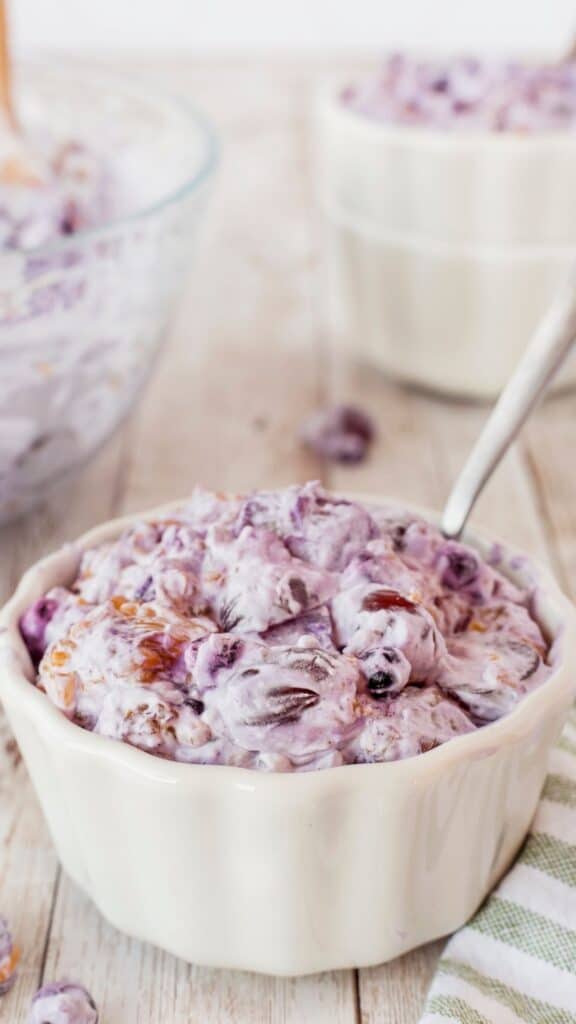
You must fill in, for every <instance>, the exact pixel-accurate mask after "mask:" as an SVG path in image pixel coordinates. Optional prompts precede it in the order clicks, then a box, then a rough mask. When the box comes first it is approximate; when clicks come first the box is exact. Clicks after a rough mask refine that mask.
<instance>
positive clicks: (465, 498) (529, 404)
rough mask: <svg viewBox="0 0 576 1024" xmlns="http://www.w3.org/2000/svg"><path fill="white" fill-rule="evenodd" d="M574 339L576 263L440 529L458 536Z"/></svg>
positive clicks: (456, 487)
mask: <svg viewBox="0 0 576 1024" xmlns="http://www.w3.org/2000/svg"><path fill="white" fill-rule="evenodd" d="M575 340H576V266H574V267H573V268H572V269H571V271H570V274H569V275H568V278H567V279H566V281H565V282H564V283H563V285H562V287H561V288H560V290H559V292H558V294H557V295H556V298H555V301H554V302H553V304H552V306H551V308H550V309H549V310H548V312H547V313H546V315H545V316H544V318H543V320H542V321H541V323H540V324H539V326H538V328H537V330H536V332H535V334H534V336H533V338H532V340H531V342H530V344H529V345H528V347H527V349H526V351H525V353H524V355H523V356H522V359H521V360H520V363H519V364H518V366H517V368H516V370H515V372H514V374H513V375H512V377H511V378H510V380H509V382H508V384H507V385H506V387H505V388H504V390H503V392H502V394H501V395H500V398H499V399H498V401H497V403H496V405H495V407H494V409H493V411H492V413H491V414H490V416H489V418H488V420H487V422H486V424H485V426H484V429H483V430H482V433H481V434H480V437H479V438H478V440H477V442H476V444H475V445H474V448H473V449H472V451H471V453H470V455H469V456H468V459H467V461H466V462H465V464H464V466H463V468H462V470H461V471H460V474H459V476H458V478H457V480H456V483H455V484H454V487H453V488H452V492H451V494H450V496H449V498H448V501H447V502H446V506H445V508H444V514H443V516H442V532H443V533H444V535H445V536H446V537H454V538H457V537H459V536H460V534H461V533H462V530H463V529H464V527H465V525H466V522H467V520H468V516H469V515H470V512H471V511H472V508H473V506H474V503H475V501H476V499H477V498H478V495H479V494H480V492H481V491H482V489H483V487H484V485H485V484H486V482H487V480H488V479H489V478H490V476H491V475H492V473H493V472H494V470H495V469H496V467H497V466H498V464H499V462H500V460H501V459H502V456H503V455H504V454H505V452H506V450H507V449H508V447H509V446H510V444H511V443H512V441H513V440H514V438H515V437H516V435H517V434H518V433H519V431H520V429H521V427H522V426H523V424H524V423H525V421H526V420H527V418H528V416H529V415H530V413H531V412H532V409H533V408H534V406H535V405H536V402H537V401H538V399H539V398H540V397H541V395H542V394H543V392H544V391H545V390H546V388H547V387H548V385H549V383H550V381H551V380H552V378H553V377H554V374H555V373H556V371H557V370H558V369H559V368H560V366H561V365H562V363H563V362H564V360H565V358H566V356H567V355H568V353H569V352H570V349H571V348H572V346H573V344H574V341H575Z"/></svg>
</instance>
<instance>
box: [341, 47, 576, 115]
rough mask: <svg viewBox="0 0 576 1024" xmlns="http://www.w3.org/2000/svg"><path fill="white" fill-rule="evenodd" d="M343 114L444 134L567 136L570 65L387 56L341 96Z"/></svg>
mask: <svg viewBox="0 0 576 1024" xmlns="http://www.w3.org/2000/svg"><path fill="white" fill-rule="evenodd" d="M342 102H343V103H344V104H345V105H346V106H347V107H349V109H350V110H353V111H355V112H356V113H358V114H362V115H364V116H366V117H370V118H373V119H375V120H378V121H382V122H385V123H388V124H393V125H405V126H408V127H410V126H412V127H418V128H430V129H440V130H449V131H462V130H463V131H473V132H477V131H489V132H516V133H521V134H531V133H535V132H572V131H574V130H575V129H576V62H574V61H565V62H563V63H560V62H558V63H554V64H527V63H526V64H525V63H521V62H519V61H504V60H486V59H479V58H476V57H457V58H455V57H453V58H447V59H444V60H422V59H420V58H417V57H410V56H408V55H403V54H393V55H391V56H390V57H388V58H387V59H386V60H385V61H384V63H383V65H382V67H381V69H380V71H379V73H378V74H377V75H374V76H372V77H371V78H369V79H367V80H366V81H365V82H364V83H358V84H351V85H350V86H348V87H347V88H346V89H345V90H344V92H343V94H342Z"/></svg>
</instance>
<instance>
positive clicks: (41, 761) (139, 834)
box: [0, 506, 576, 975]
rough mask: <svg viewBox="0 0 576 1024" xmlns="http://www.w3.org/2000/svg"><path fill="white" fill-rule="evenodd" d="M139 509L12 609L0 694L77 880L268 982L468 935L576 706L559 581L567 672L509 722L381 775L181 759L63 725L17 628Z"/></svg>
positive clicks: (557, 608) (556, 614)
mask: <svg viewBox="0 0 576 1024" xmlns="http://www.w3.org/2000/svg"><path fill="white" fill-rule="evenodd" d="M171 507H172V508H173V506H171ZM159 511H160V510H156V512H155V513H154V514H155V515H157V514H159ZM161 511H163V512H166V511H167V509H163V510H161ZM151 515H153V514H152V513H151ZM133 518H135V517H132V518H129V519H124V520H117V521H115V522H112V523H108V524H106V525H105V526H102V527H99V528H97V529H95V530H92V531H91V532H90V533H88V534H86V535H85V536H84V537H82V538H80V540H79V541H78V542H76V543H74V544H71V545H68V546H66V547H65V548H63V549H61V550H60V551H57V552H56V553H55V554H53V555H50V556H49V557H47V558H45V559H43V560H42V561H40V562H39V563H38V564H37V565H35V566H34V567H33V568H32V569H30V570H29V571H28V573H26V575H25V576H24V577H23V579H22V581H21V583H20V586H19V587H18V590H17V591H16V593H15V595H14V597H13V598H12V600H11V601H10V602H9V603H8V604H7V605H6V607H5V608H4V610H3V612H2V613H1V616H0V694H1V697H2V701H3V703H4V706H5V709H6V711H7V714H8V717H9V720H10V723H11V726H12V728H13V730H14V733H15V735H16V738H17V740H18V743H19V745H20V748H21V750H22V754H23V756H24V759H25V762H26V764H27V767H28V770H29V772H30V775H31V777H32V781H33V783H34V786H35V788H36V791H37V793H38V797H39V799H40V802H41V804H42V807H43V810H44V813H45V815H46V819H47V821H48V825H49V827H50V830H51V833H52V836H53V839H54V843H55V845H56V848H57V851H58V854H59V856H60V859H61V861H62V863H63V865H64V867H65V869H66V871H67V872H68V873H69V875H70V876H71V877H72V878H73V879H74V880H75V881H76V882H77V883H78V885H79V886H80V887H81V888H82V889H84V890H85V891H86V892H87V893H88V894H89V895H90V896H91V898H92V899H93V900H94V902H95V904H96V905H97V907H98V908H99V909H100V911H101V912H102V913H103V914H104V916H105V917H106V918H108V920H109V921H111V922H112V923H113V924H114V925H116V926H117V927H118V928H120V929H121V930H122V931H125V932H128V933H129V934H130V935H134V936H136V937H138V938H140V939H144V940H147V941H149V942H152V943H154V944H156V945H157V946H160V947H162V948H163V949H166V950H169V951H170V952H172V953H174V954H176V955H178V956H180V957H183V958H184V959H185V960H188V961H191V962H193V963H196V964H206V965H212V966H219V967H234V968H244V969H248V970H255V971H261V972H265V973H271V974H284V975H294V974H306V973H312V972H315V971H321V970H326V969H332V968H343V967H351V966H364V965H368V964H375V963H380V962H382V961H386V960H389V959H392V958H393V957H396V956H398V955H399V954H401V953H404V952H405V951H406V950H409V949H412V948H413V947H415V946H418V945H420V944H421V943H424V942H428V941H429V940H432V939H435V938H437V937H439V936H441V935H445V934H447V933H448V932H451V931H453V930H454V929H456V928H458V927H460V926H461V925H462V924H463V923H464V922H465V921H466V920H467V919H468V918H469V917H470V915H471V914H472V913H473V912H474V911H475V910H476V908H477V907H478V905H479V904H480V903H481V902H482V900H483V899H484V898H485V896H486V894H487V893H488V892H489V890H490V889H491V887H492V886H493V885H494V883H495V882H496V881H497V879H498V878H499V877H500V875H501V874H502V873H503V871H505V870H506V868H507V867H508V865H509V864H510V862H511V860H512V859H513V857H514V855H515V854H516V852H517V850H518V848H519V846H520V844H521V843H522V840H523V839H524V836H525V835H526V831H527V829H528V827H529V824H530V821H531V819H532V816H533V814H534V810H535V807H536V804H537V801H538V797H539V794H540V791H541V789H542V785H543V782H544V778H545V775H546V767H547V760H548V753H549V750H550V747H551V746H552V744H553V742H554V740H555V739H556V737H557V735H558V733H559V731H560V729H561V726H562V723H563V721H564V717H565V714H566V711H567V709H568V707H569V705H570V703H571V701H572V699H573V695H574V689H575V685H576V613H575V611H574V609H573V607H572V605H571V604H570V603H569V601H568V600H567V599H566V598H565V597H564V596H563V594H562V593H561V591H560V590H559V588H558V587H557V585H556V583H555V582H554V580H553V579H552V578H551V577H550V576H549V574H548V573H546V572H545V571H544V570H540V569H538V570H537V571H536V579H537V583H538V588H539V594H540V597H539V600H538V617H539V620H540V621H541V623H542V625H543V626H544V628H545V629H546V630H547V631H548V632H549V633H550V635H551V637H553V638H555V643H556V646H557V647H560V648H561V660H560V663H559V667H558V668H557V670H556V671H555V672H554V673H553V675H552V676H551V677H550V679H549V680H548V681H547V682H546V683H545V684H544V686H542V687H541V688H540V689H538V690H536V691H534V692H533V693H532V694H530V695H529V696H528V697H527V698H526V699H525V700H524V701H523V702H522V703H521V704H520V705H519V706H518V707H517V709H516V710H515V711H514V712H513V713H512V714H511V715H509V716H508V717H507V718H504V719H501V720H500V721H499V722H496V723H494V724H492V725H489V726H486V727H485V728H483V729H479V730H478V731H477V732H475V733H471V734H468V735H466V736H462V737H458V738H457V739H455V740H451V741H450V742H449V743H447V744H445V745H444V746H442V747H439V748H437V749H435V750H431V751H429V752H428V753H426V754H422V755H420V756H419V757H415V758H413V759H409V760H405V761H398V762H392V763H389V764H372V765H349V766H346V767H340V768H329V769H324V770H318V771H315V772H310V773H303V774H285V775H284V774H263V773H259V772H255V771H251V770H248V769H243V768H231V767H221V766H198V765H189V764H178V763H175V762H171V761H165V760H162V759H160V758H158V757H156V756H153V755H150V754H147V753H145V752H143V751H140V750H136V749H135V748H133V747H130V746H128V745H126V744H124V743H120V742H118V741H115V740H112V739H107V738H104V737H102V736H98V735H95V734H93V733H90V732H87V731H85V730H83V729H81V728H80V727H78V726H77V725H75V724H73V723H72V722H70V721H68V720H67V719H66V718H65V717H64V716H63V715H62V713H61V712H60V711H59V710H58V709H57V708H56V707H55V706H54V705H52V704H51V703H50V701H49V700H48V699H47V697H46V696H45V695H44V694H43V693H41V692H40V691H39V690H37V689H36V688H35V687H34V686H33V685H31V684H32V680H33V677H34V673H33V669H32V666H31V663H30V660H29V658H28V654H27V652H26V650H25V647H24V644H23V642H22V640H21V638H20V634H19V631H18V619H19V616H20V614H21V613H22V611H23V610H24V608H25V607H26V606H27V605H28V604H29V603H30V602H31V601H32V600H34V599H36V598H37V597H39V596H40V595H42V594H43V593H44V592H45V591H46V589H47V588H49V587H50V586H53V585H55V584H63V583H67V582H70V581H71V579H72V578H73V575H74V572H75V569H76V566H77V563H78V559H79V555H80V552H81V550H82V548H84V547H86V546H87V545H90V544H94V543H96V542H99V541H102V540H105V539H109V538H111V537H114V536H116V535H118V533H119V532H120V530H121V528H123V527H124V526H126V525H127V523H129V522H131V521H132V519H133ZM473 543H475V544H476V546H477V547H479V548H480V549H481V550H487V549H488V548H489V547H490V542H488V541H476V540H473ZM512 564H513V565H515V566H516V569H512V568H511V569H510V570H508V569H506V572H507V574H508V575H510V576H511V577H512V578H514V579H517V580H519V581H520V582H522V581H523V582H525V583H526V582H530V583H532V582H533V581H534V567H533V566H531V570H532V571H530V574H529V578H528V576H527V575H526V573H527V572H528V569H527V567H526V561H525V560H522V559H520V560H517V561H514V559H513V558H512ZM519 566H520V568H519ZM521 566H524V568H523V569H522V568H521Z"/></svg>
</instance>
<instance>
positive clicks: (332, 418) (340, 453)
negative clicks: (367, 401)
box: [300, 405, 374, 463]
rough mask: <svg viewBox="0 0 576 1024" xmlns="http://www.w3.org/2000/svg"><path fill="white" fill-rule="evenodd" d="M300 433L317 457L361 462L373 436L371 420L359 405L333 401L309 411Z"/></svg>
mask: <svg viewBox="0 0 576 1024" xmlns="http://www.w3.org/2000/svg"><path fill="white" fill-rule="evenodd" d="M300 436H301V438H302V441H303V442H304V444H305V445H306V446H307V447H308V448H310V449H311V451H313V452H314V454H315V455H317V456H318V457H319V458H320V459H326V460H327V461H329V462H342V463H354V462H362V460H363V459H364V458H365V457H366V455H367V454H368V449H369V447H370V444H371V443H372V441H373V439H374V424H373V423H372V420H371V419H370V417H369V416H368V415H367V414H366V413H365V412H363V411H362V410H361V409H356V408H354V406H351V405H336V406H332V407H329V408H326V409H320V410H318V411H317V412H315V413H313V414H312V415H311V416H310V417H309V418H308V419H307V420H305V422H304V424H303V426H302V429H301V432H300Z"/></svg>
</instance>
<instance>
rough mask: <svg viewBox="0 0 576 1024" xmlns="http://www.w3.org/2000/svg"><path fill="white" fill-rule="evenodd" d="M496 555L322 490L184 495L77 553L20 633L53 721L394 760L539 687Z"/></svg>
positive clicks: (259, 760) (245, 759) (157, 743)
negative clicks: (71, 571)
mask: <svg viewBox="0 0 576 1024" xmlns="http://www.w3.org/2000/svg"><path fill="white" fill-rule="evenodd" d="M496 555H497V553H496V554H495V557H494V559H493V561H494V563H495V564H490V562H489V561H486V560H482V558H481V557H480V555H479V554H478V553H477V552H476V551H475V550H474V549H472V548H471V547H468V546H467V545H465V544H461V543H456V542H454V541H446V540H445V539H444V538H443V537H442V535H441V533H440V532H439V531H438V529H437V528H436V527H434V526H432V525H431V524H430V523H428V522H426V521H425V520H423V519H421V518H419V517H417V516H415V515H413V514H412V513H410V512H405V511H399V510H398V509H396V508H394V507H386V506H383V507H380V506H372V505H365V504H361V503H359V502H354V501H349V500H346V499H344V498H340V497H336V496H334V495H331V494H330V493H327V492H326V491H324V490H323V489H322V488H321V487H320V486H319V485H318V484H317V483H308V484H306V485H305V486H303V487H300V486H295V487H289V488H287V489H285V490H278V491H262V492H255V493H253V494H249V495H247V496H231V497H229V496H223V495H219V494H213V493H210V492H206V491H202V490H197V491H196V492H195V493H194V494H193V496H192V498H191V499H190V501H188V502H187V503H185V504H183V505H182V506H180V507H179V508H178V509H177V510H176V511H172V512H171V513H170V515H167V516H166V517H165V518H158V519H155V520H149V521H145V520H143V521H141V522H136V523H135V524H134V525H132V526H130V527H129V528H128V529H126V530H125V531H124V532H123V533H122V535H121V536H120V537H119V538H118V539H116V540H113V541H110V542H107V543H103V544H99V545H97V546H96V547H93V548H90V549H88V550H85V551H84V552H83V554H82V556H81V559H80V564H79V568H78V572H77V575H76V578H75V580H74V581H73V582H72V583H71V585H70V586H69V587H55V588H53V589H52V590H50V591H49V592H48V593H47V594H46V595H45V596H44V597H42V598H40V599H39V600H38V601H36V602H35V603H34V604H33V605H32V606H31V607H30V608H29V609H28V610H27V611H26V612H25V613H24V615H23V616H22V618H21V623H20V627H21V631H22V635H23V637H24V640H25V642H26V644H27V647H28V650H29V653H30V656H31V658H32V660H33V662H34V664H35V665H36V666H37V676H36V685H37V686H38V687H39V688H40V689H41V690H43V691H44V692H45V693H46V694H47V696H48V697H49V699H50V700H51V701H52V702H53V703H54V704H55V705H56V706H57V707H58V708H60V710H61V711H62V712H63V713H64V714H65V715H67V716H68V717H69V718H70V719H71V720H72V721H74V722H76V723H77V724H78V725H80V726H82V727H83V728H85V729H89V730H91V731H93V732H96V733H100V734H101V735H103V736H108V737H112V738H114V739H117V740H123V741H124V742H126V743H129V744H132V745H133V746H136V747H139V748H141V749H142V750H146V751H148V752H150V753H152V754H156V755H159V756H161V757H165V758H171V759H174V760H178V761H186V762H191V763H199V764H227V765H238V766H243V767H248V768H256V769H262V770H272V771H298V770H309V769H313V768H323V767H330V766H334V765H342V764H352V763H369V762H378V761H393V760H396V759H399V758H406V757H412V756H415V755H417V754H421V753H424V752H426V751H428V750H431V749H432V748H434V747H437V746H439V745H440V744H442V743H445V742H446V741H447V740H450V739H452V738H454V737H456V736H460V735H462V734H464V733H469V732H473V731H474V730H475V729H477V728H480V727H482V726H483V725H484V724H485V723H488V722H492V721H494V720H495V719H497V718H500V717H501V716H502V715H504V714H506V713H507V712H509V711H511V710H512V709H513V708H514V707H515V706H516V704H517V703H518V702H519V701H521V700H522V698H523V697H524V696H525V695H526V694H528V693H529V692H530V691H531V690H533V689H534V688H535V687H537V686H539V685H540V684H541V683H542V682H543V681H544V680H545V679H546V678H547V676H548V674H549V672H550V666H549V657H548V655H549V651H548V643H547V641H546V639H545V637H544V635H543V633H542V631H541V629H540V626H539V625H538V622H537V621H536V619H535V617H534V615H533V613H532V605H533V594H532V593H530V592H528V591H526V590H521V589H519V588H518V587H517V586H516V585H515V584H513V583H512V582H510V581H509V580H508V579H507V578H506V577H505V576H504V575H503V574H502V573H501V572H500V571H499V570H498V568H497V564H496V563H497V561H498V558H497V557H496Z"/></svg>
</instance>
